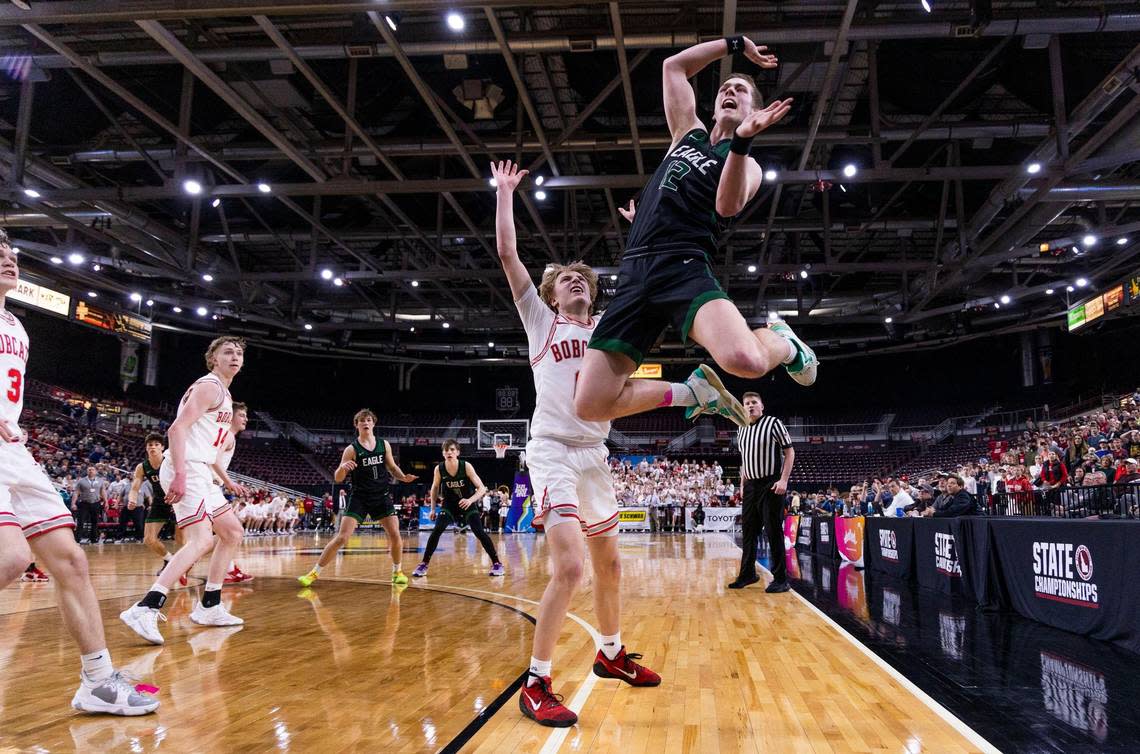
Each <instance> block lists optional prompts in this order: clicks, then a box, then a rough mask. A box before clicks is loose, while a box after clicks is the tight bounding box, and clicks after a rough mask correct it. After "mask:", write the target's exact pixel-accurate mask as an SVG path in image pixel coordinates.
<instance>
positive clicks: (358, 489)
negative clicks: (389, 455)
mask: <svg viewBox="0 0 1140 754" xmlns="http://www.w3.org/2000/svg"><path fill="white" fill-rule="evenodd" d="M352 449H353V450H355V451H356V468H355V469H353V471H352V494H353V496H356V495H361V496H365V497H379V496H384V495H387V494H388V470H387V468H386V467H385V465H384V441H383V440H381V439H380V438H376V447H375V448H374V449H373V450H369V449H368V448H366V447H364V446H363V445H361V444H360V440H359V439H356V440H353V441H352Z"/></svg>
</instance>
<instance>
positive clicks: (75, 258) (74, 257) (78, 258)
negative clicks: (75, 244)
mask: <svg viewBox="0 0 1140 754" xmlns="http://www.w3.org/2000/svg"><path fill="white" fill-rule="evenodd" d="M67 261H69V262H71V263H72V264H83V261H84V258H83V255H82V254H80V253H79V252H77V251H73V252H71V253H70V254H68V255H67Z"/></svg>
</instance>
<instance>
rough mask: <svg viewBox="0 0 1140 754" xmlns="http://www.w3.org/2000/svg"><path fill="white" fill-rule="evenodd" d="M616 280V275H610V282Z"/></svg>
mask: <svg viewBox="0 0 1140 754" xmlns="http://www.w3.org/2000/svg"><path fill="white" fill-rule="evenodd" d="M616 281H617V275H610V282H611V283H612V282H616Z"/></svg>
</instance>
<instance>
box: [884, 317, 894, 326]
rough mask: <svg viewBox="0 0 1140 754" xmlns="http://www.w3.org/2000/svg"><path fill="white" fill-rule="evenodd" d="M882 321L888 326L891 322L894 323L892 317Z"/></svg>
mask: <svg viewBox="0 0 1140 754" xmlns="http://www.w3.org/2000/svg"><path fill="white" fill-rule="evenodd" d="M883 321H884V322H886V323H887V324H888V325H889V324H890V323H892V322H894V321H895V318H894V317H887V318H886V319H884V320H883Z"/></svg>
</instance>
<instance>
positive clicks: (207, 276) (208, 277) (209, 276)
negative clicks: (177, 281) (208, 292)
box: [202, 272, 214, 283]
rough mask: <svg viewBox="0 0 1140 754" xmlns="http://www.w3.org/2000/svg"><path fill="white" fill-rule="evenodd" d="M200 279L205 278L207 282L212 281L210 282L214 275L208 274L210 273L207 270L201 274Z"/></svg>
mask: <svg viewBox="0 0 1140 754" xmlns="http://www.w3.org/2000/svg"><path fill="white" fill-rule="evenodd" d="M202 279H203V280H205V281H206V282H207V283H212V282H214V276H213V275H211V274H210V273H208V272H207V273H206V274H205V275H203V276H202Z"/></svg>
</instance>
